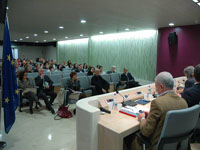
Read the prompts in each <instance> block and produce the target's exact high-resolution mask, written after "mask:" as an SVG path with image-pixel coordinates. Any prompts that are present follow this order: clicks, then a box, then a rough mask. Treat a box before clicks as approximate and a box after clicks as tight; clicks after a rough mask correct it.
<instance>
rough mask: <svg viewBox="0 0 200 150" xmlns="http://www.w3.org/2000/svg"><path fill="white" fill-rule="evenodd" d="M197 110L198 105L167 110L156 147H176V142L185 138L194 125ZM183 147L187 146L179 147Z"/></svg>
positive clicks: (162, 148)
mask: <svg viewBox="0 0 200 150" xmlns="http://www.w3.org/2000/svg"><path fill="white" fill-rule="evenodd" d="M199 112H200V105H195V106H193V107H190V108H187V109H181V110H172V111H169V112H168V113H167V115H166V118H165V122H164V125H163V129H162V132H161V136H160V139H159V141H158V144H157V149H158V150H168V149H172V147H173V148H175V149H176V147H177V145H178V143H181V142H182V141H185V140H187V139H188V138H189V137H190V136H191V134H192V133H193V131H194V129H195V127H196V124H197V121H198V119H199ZM186 146H187V145H186ZM184 149H187V147H186V148H184V147H181V150H184Z"/></svg>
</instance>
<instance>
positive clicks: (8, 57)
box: [2, 19, 19, 134]
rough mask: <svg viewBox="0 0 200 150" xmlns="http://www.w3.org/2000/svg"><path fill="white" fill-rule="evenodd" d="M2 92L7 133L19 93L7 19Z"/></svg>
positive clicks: (12, 120)
mask: <svg viewBox="0 0 200 150" xmlns="http://www.w3.org/2000/svg"><path fill="white" fill-rule="evenodd" d="M2 67H3V68H2V71H3V94H2V105H3V107H4V126H5V132H6V133H7V134H8V132H9V131H10V129H11V128H12V125H13V124H14V122H15V110H16V109H17V107H18V105H19V95H18V88H17V79H16V72H15V61H14V59H13V55H12V49H11V42H10V35H9V28H8V21H7V19H6V22H5V31H4V47H3V66H2Z"/></svg>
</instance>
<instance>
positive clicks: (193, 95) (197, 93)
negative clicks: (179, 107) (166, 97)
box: [181, 64, 200, 107]
mask: <svg viewBox="0 0 200 150" xmlns="http://www.w3.org/2000/svg"><path fill="white" fill-rule="evenodd" d="M194 80H195V85H194V86H193V87H191V88H188V89H186V90H185V91H184V92H183V93H181V97H182V98H184V99H185V100H186V101H187V104H188V106H189V107H192V106H194V105H196V104H199V102H200V64H199V65H197V66H195V68H194Z"/></svg>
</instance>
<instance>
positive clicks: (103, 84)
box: [91, 69, 109, 95]
mask: <svg viewBox="0 0 200 150" xmlns="http://www.w3.org/2000/svg"><path fill="white" fill-rule="evenodd" d="M99 74H100V71H99V69H96V70H95V74H94V76H93V77H92V79H91V84H92V85H94V86H95V91H93V95H97V94H105V93H108V89H109V83H108V82H107V81H106V80H104V79H103V78H102V77H101V76H100V75H99Z"/></svg>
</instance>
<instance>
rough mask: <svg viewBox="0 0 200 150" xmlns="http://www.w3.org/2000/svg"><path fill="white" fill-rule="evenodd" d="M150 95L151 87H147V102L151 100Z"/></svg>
mask: <svg viewBox="0 0 200 150" xmlns="http://www.w3.org/2000/svg"><path fill="white" fill-rule="evenodd" d="M151 95H152V92H151V86H149V87H148V92H147V100H150V99H151Z"/></svg>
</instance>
